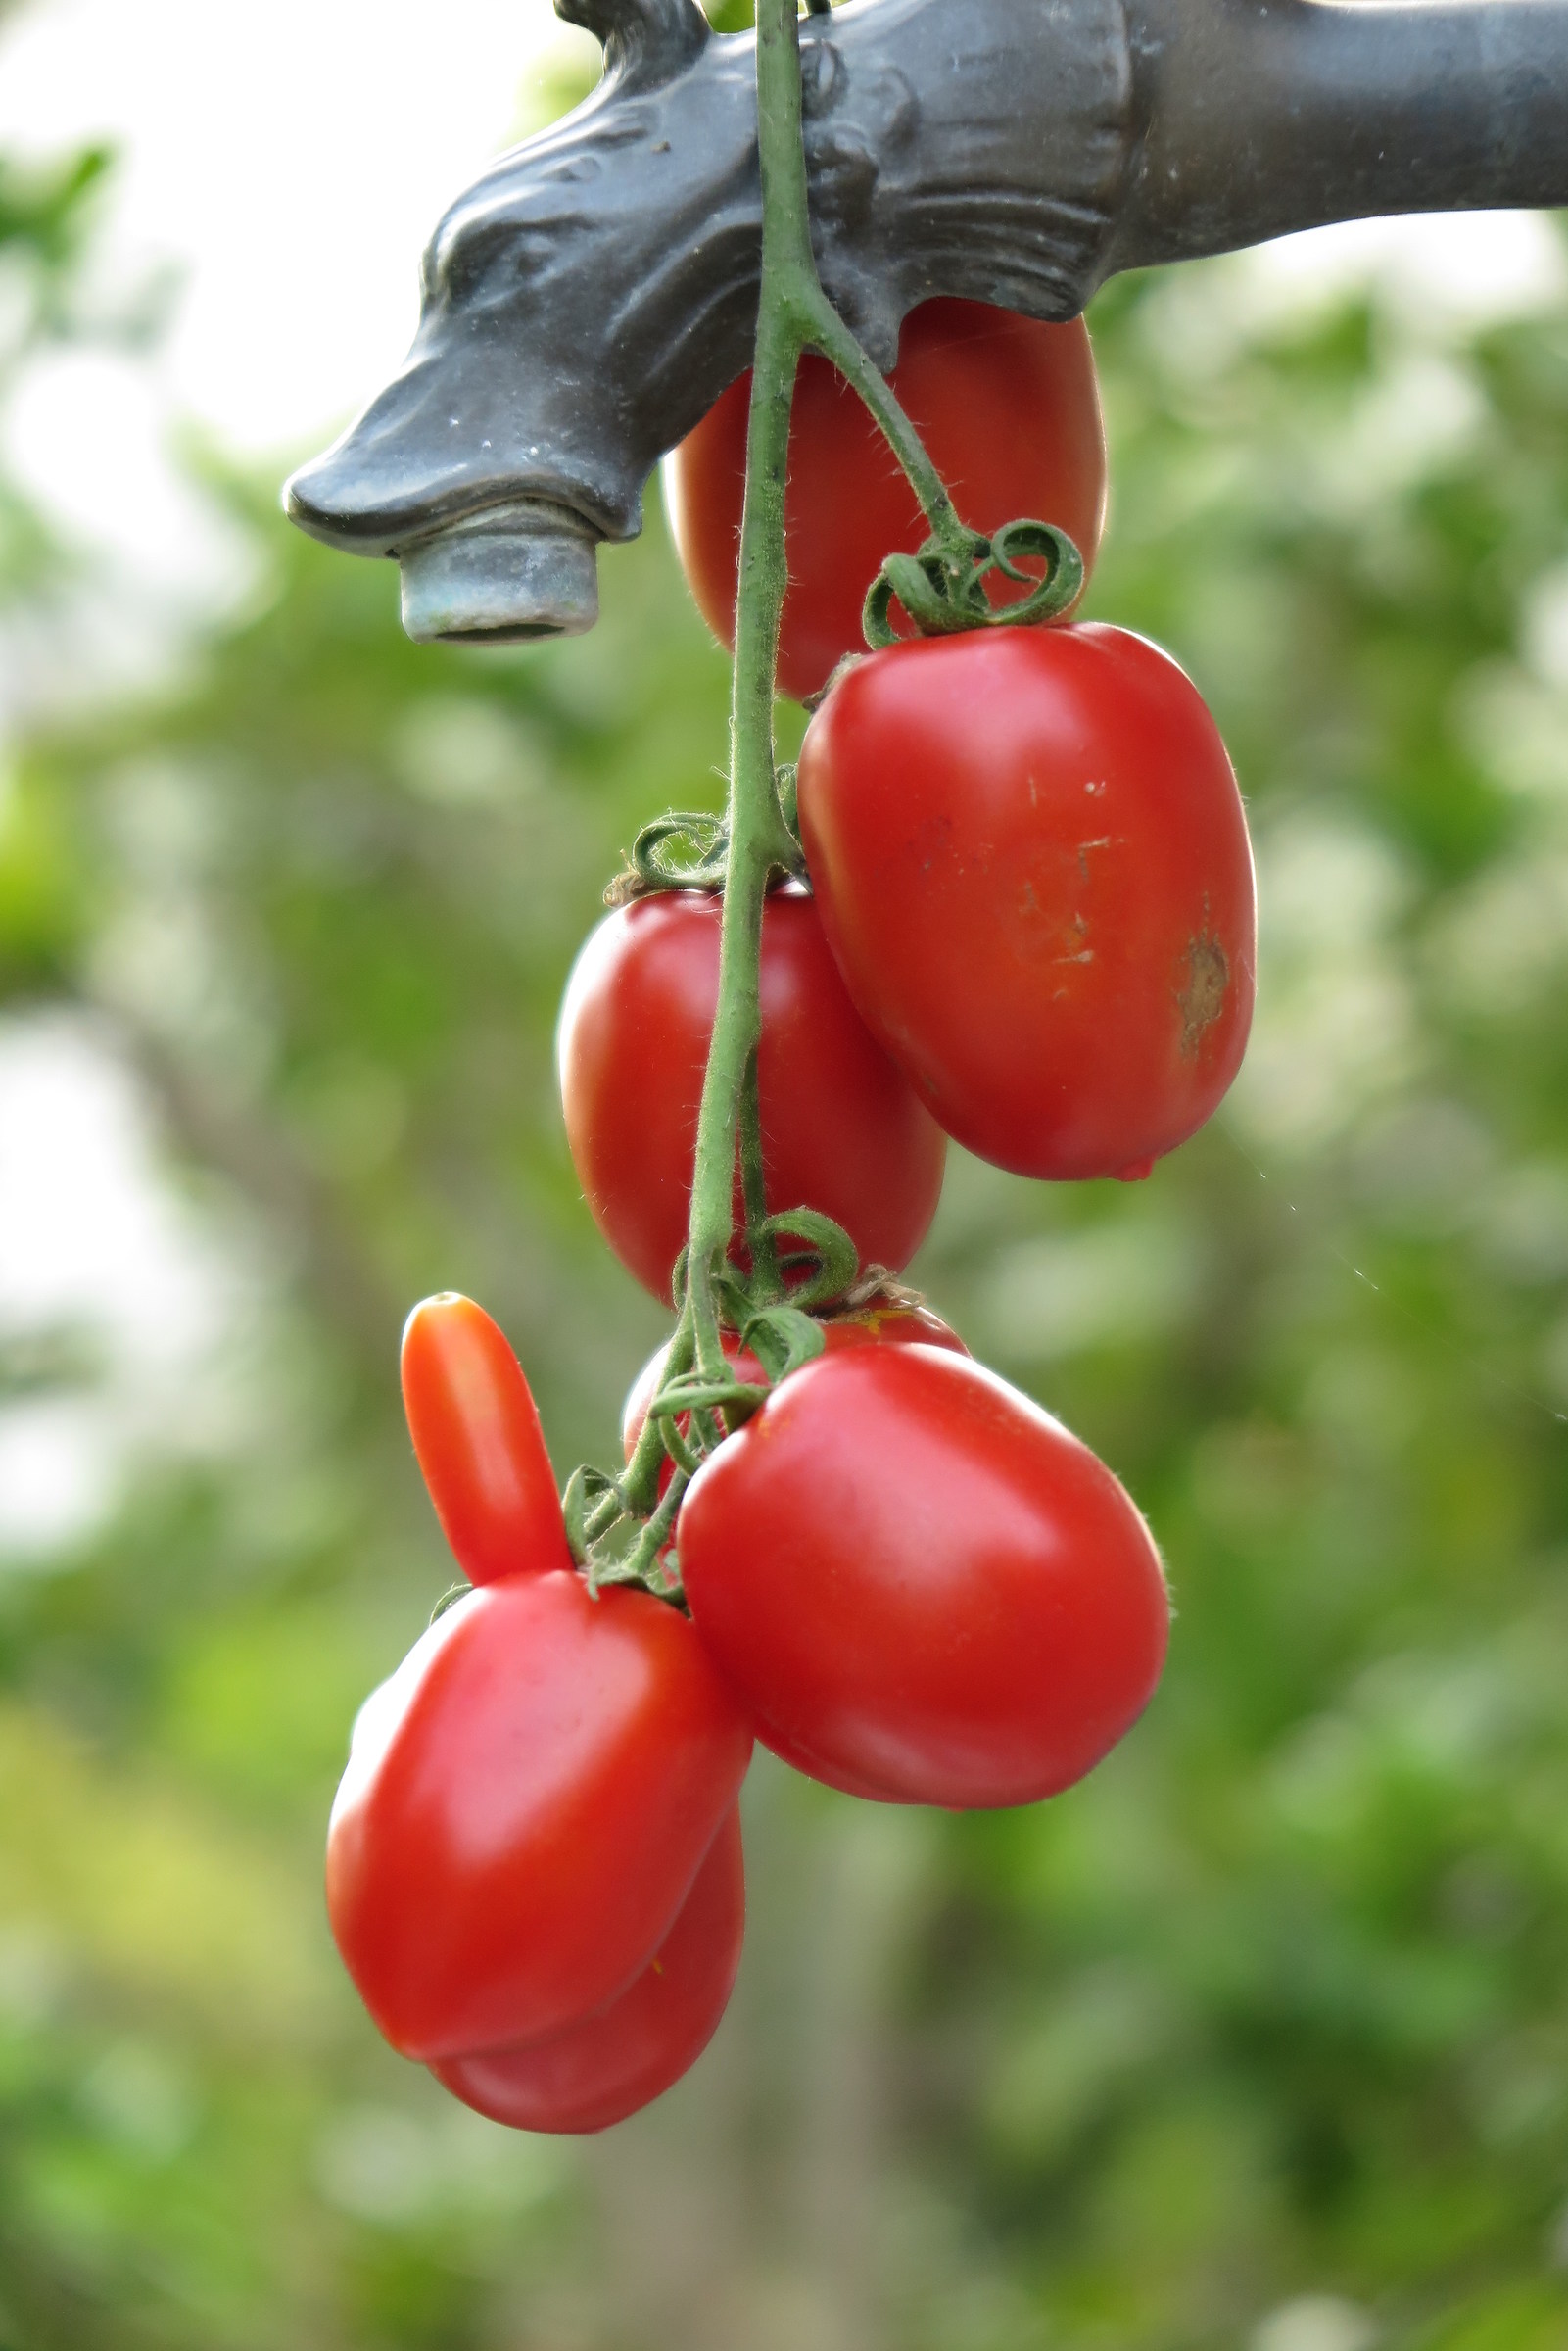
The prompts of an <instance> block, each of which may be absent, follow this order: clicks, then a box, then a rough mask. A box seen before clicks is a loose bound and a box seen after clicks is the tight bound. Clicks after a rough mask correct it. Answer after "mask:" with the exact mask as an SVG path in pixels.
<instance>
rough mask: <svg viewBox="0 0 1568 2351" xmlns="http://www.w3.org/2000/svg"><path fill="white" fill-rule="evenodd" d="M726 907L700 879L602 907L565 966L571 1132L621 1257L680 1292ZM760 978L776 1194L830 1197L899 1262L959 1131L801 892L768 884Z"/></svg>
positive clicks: (922, 1230)
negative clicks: (932, 1101) (864, 1016)
mask: <svg viewBox="0 0 1568 2351" xmlns="http://www.w3.org/2000/svg"><path fill="white" fill-rule="evenodd" d="M719 919H720V901H719V899H718V898H717V896H714V895H712V894H710V893H708V892H706V891H699V890H673V891H668V892H665V893H663V894H662V895H659V896H657V897H650V898H642V899H640V900H638V901H637V902H636V903H634V904H633V905H630V906H623V907H620V908H618V909H617V910H616V912H615V913H613V914H610V915H608V916H606V918H605V920H604V921H603V922H602V923H600V924H599V926H598V928H597V930H596V931H594V934H593V935H592V936H591V937H590V938H589V940H588V943H587V945H586V946H585V947H584V949H583V951H582V953H581V955H580V956H579V957H578V959H577V963H576V965H575V967H574V968H573V971H572V976H571V978H570V980H569V981H568V982H567V986H566V996H565V1000H564V1002H563V1004H562V1006H561V1018H560V1028H559V1032H558V1034H557V1038H556V1059H557V1064H558V1067H559V1072H560V1081H561V1101H562V1106H563V1108H564V1110H565V1115H566V1135H567V1140H568V1142H569V1144H570V1145H571V1152H572V1161H573V1164H574V1166H575V1167H576V1169H577V1174H578V1178H579V1181H580V1182H581V1183H582V1186H583V1190H584V1192H585V1194H586V1195H587V1198H588V1204H589V1206H590V1208H591V1209H592V1210H593V1212H594V1218H595V1220H596V1222H597V1223H598V1226H599V1229H600V1231H601V1232H602V1233H603V1235H604V1237H605V1239H606V1240H607V1241H608V1242H609V1244H610V1247H611V1248H612V1249H613V1250H614V1251H615V1253H616V1255H617V1257H619V1258H620V1260H621V1262H622V1264H623V1265H625V1266H626V1267H628V1268H629V1269H630V1271H632V1272H633V1273H635V1274H636V1275H637V1277H638V1279H639V1280H640V1281H641V1282H642V1283H644V1284H645V1286H646V1287H647V1288H648V1289H650V1290H651V1291H652V1292H653V1294H654V1296H655V1297H656V1298H663V1299H666V1300H667V1299H668V1298H669V1296H670V1274H671V1271H672V1270H673V1268H674V1265H675V1261H676V1259H677V1257H678V1256H679V1255H680V1253H681V1250H682V1249H683V1248H684V1247H685V1245H686V1229H687V1211H688V1205H689V1197H690V1188H691V1169H692V1161H693V1157H694V1153H695V1147H696V1125H697V1108H698V1103H699V1101H700V1098H701V1092H702V1073H703V1067H704V1065H705V1063H706V1060H707V1052H708V1042H709V1038H710V1037H711V1035H712V1032H713V1017H714V1010H715V1007H716V1005H717V1003H718V993H719ZM761 985H762V1043H761V1048H760V1051H759V1054H758V1083H759V1086H760V1090H761V1100H762V1133H763V1155H764V1159H765V1162H766V1168H767V1197H768V1205H769V1207H770V1209H772V1210H775V1211H782V1210H786V1209H792V1208H814V1209H819V1210H821V1211H823V1212H824V1213H825V1214H826V1215H828V1216H830V1217H832V1218H834V1219H835V1220H836V1221H837V1223H840V1224H842V1225H844V1226H845V1227H846V1229H847V1230H848V1232H849V1234H850V1236H851V1238H852V1239H853V1240H854V1243H855V1246H856V1248H857V1249H858V1250H859V1252H860V1255H861V1257H862V1259H863V1260H864V1261H865V1262H866V1263H868V1264H876V1265H882V1266H886V1267H888V1268H890V1269H891V1270H893V1271H897V1270H898V1269H899V1268H901V1267H903V1266H906V1265H907V1264H908V1263H909V1260H910V1259H911V1257H912V1256H913V1255H914V1253H915V1251H916V1249H917V1248H918V1247H919V1246H920V1243H921V1241H922V1240H923V1238H924V1237H925V1234H926V1229H927V1225H928V1224H929V1223H930V1221H931V1218H932V1217H933V1216H934V1214H935V1213H936V1203H937V1199H938V1197H939V1195H940V1192H941V1188H942V1165H943V1160H944V1158H945V1156H946V1149H947V1146H946V1143H945V1141H944V1140H943V1137H942V1134H941V1131H940V1129H939V1128H937V1126H936V1124H935V1122H934V1121H933V1120H932V1119H931V1117H930V1115H929V1113H928V1112H927V1111H926V1110H925V1109H924V1108H923V1106H922V1104H921V1103H920V1101H919V1100H918V1099H917V1097H916V1095H915V1092H914V1090H913V1088H912V1087H911V1085H910V1083H909V1081H908V1080H907V1079H906V1078H905V1077H904V1076H903V1075H902V1073H901V1072H900V1071H899V1070H897V1069H895V1068H894V1066H893V1064H892V1062H891V1061H889V1059H888V1058H887V1055H886V1054H885V1053H884V1052H883V1051H882V1049H881V1047H880V1046H879V1045H878V1044H877V1043H876V1042H875V1041H874V1040H873V1038H872V1037H871V1036H870V1035H869V1034H868V1033H867V1031H866V1027H865V1024H864V1022H863V1021H862V1020H861V1019H860V1017H859V1015H858V1014H857V1013H856V1011H855V1009H854V1006H853V1005H852V1004H851V1003H850V1001H849V998H848V996H847V995H846V993H845V992H844V985H843V982H842V981H841V980H840V979H839V977H838V972H837V969H836V967H835V965H834V963H833V959H832V955H831V954H830V953H829V951H828V946H827V942H826V940H825V939H824V937H823V932H822V924H821V921H820V919H819V916H818V912H817V908H816V905H815V903H814V902H813V900H812V899H811V898H810V897H808V896H807V895H806V894H805V893H804V892H803V891H800V890H797V889H781V890H776V891H775V892H773V894H772V895H771V896H770V897H769V899H768V902H767V906H766V909H765V911H764V915H763V926H762V982H761ZM736 1189H737V1195H738V1185H737V1187H736ZM738 1208H739V1203H738V1197H737V1212H738Z"/></svg>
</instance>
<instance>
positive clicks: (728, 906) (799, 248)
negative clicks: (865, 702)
mask: <svg viewBox="0 0 1568 2351" xmlns="http://www.w3.org/2000/svg"><path fill="white" fill-rule="evenodd" d="M795 12H796V0H762V4H761V6H760V7H759V9H758V12H757V149H758V158H759V162H760V166H761V172H762V273H761V282H760V287H759V292H758V309H757V348H756V357H755V360H754V361H753V364H752V371H751V414H750V421H749V425H748V428H747V434H746V494H745V505H744V508H743V511H742V515H741V523H740V574H739V583H738V589H739V592H738V597H737V601H736V648H735V688H734V696H733V699H732V702H731V716H730V862H729V868H728V871H727V873H726V876H725V887H724V919H723V926H722V929H721V931H720V943H719V1002H718V1009H717V1012H716V1013H715V1016H714V1023H713V1042H712V1045H711V1047H710V1049H709V1053H708V1067H707V1075H706V1077H705V1078H704V1080H703V1084H702V1106H701V1110H700V1112H699V1114H698V1118H697V1144H696V1167H695V1172H694V1176H693V1180H692V1185H691V1222H690V1226H689V1233H690V1240H689V1255H688V1261H687V1262H688V1276H687V1303H688V1310H689V1314H690V1317H691V1324H692V1335H693V1338H694V1341H695V1349H696V1360H697V1363H698V1364H699V1366H700V1367H701V1368H702V1370H703V1371H704V1372H706V1373H707V1374H708V1375H709V1376H710V1377H713V1378H718V1377H720V1376H721V1375H722V1373H723V1370H724V1356H723V1350H722V1347H721V1345H720V1339H719V1317H718V1308H717V1304H716V1302H715V1298H714V1291H713V1272H714V1269H715V1268H716V1266H717V1265H718V1264H719V1263H720V1261H721V1260H722V1259H723V1258H724V1256H725V1254H726V1253H727V1251H728V1249H729V1246H730V1238H731V1231H732V1226H733V1218H734V1204H735V1174H736V1132H737V1129H738V1126H739V1120H740V1114H741V1109H742V1106H743V1101H744V1095H745V1087H746V1075H747V1070H748V1067H749V1065H750V1064H751V1062H752V1060H753V1057H754V1055H755V1053H756V1050H757V1045H758V1043H759V1041H760V1038H761V1034H762V1014H761V1007H760V1002H759V996H758V972H759V966H760V960H761V953H762V908H763V900H764V897H765V895H766V891H767V887H768V875H769V872H770V871H771V869H772V868H773V867H774V866H776V865H785V864H787V863H788V862H789V861H790V858H791V854H792V848H793V844H792V842H791V841H790V840H789V836H788V833H787V831H786V830H785V827H784V818H783V817H782V815H781V814H780V810H779V796H778V788H777V783H776V779H775V775H774V741H773V696H774V676H775V672H776V669H777V666H778V656H779V620H780V615H781V613H782V612H783V610H784V587H785V571H784V472H785V468H786V466H787V463H788V456H789V410H790V405H791V403H792V400H793V397H794V386H795V370H796V368H797V367H798V365H799V362H800V353H801V348H802V344H803V341H804V336H803V334H802V331H801V323H800V322H801V316H802V313H803V312H804V311H805V310H806V309H807V308H808V307H809V305H810V304H811V300H812V297H813V295H820V289H819V288H818V285H817V272H816V266H815V264H814V263H813V261H812V256H811V226H810V217H809V215H808V212H807V209H806V163H805V154H804V151H803V149H802V146H801V138H800V55H799V30H798V23H797V18H796V13H795Z"/></svg>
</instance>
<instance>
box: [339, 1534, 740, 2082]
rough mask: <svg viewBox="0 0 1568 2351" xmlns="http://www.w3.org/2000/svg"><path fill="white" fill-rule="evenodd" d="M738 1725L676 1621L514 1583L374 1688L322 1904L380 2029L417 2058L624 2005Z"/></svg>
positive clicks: (672, 1615) (680, 1878) (705, 1842)
mask: <svg viewBox="0 0 1568 2351" xmlns="http://www.w3.org/2000/svg"><path fill="white" fill-rule="evenodd" d="M750 1752H751V1733H750V1730H749V1728H748V1727H747V1725H746V1723H745V1722H744V1721H743V1719H742V1717H741V1715H740V1712H739V1709H738V1707H737V1706H736V1703H735V1701H734V1699H733V1698H732V1697H731V1696H730V1694H729V1693H728V1692H727V1690H726V1689H725V1688H724V1687H723V1685H722V1684H721V1682H720V1680H719V1678H718V1675H717V1674H716V1673H715V1672H714V1670H713V1668H712V1666H711V1665H710V1663H709V1661H708V1658H707V1655H706V1654H705V1652H704V1651H703V1648H702V1644H701V1643H700V1641H699V1640H698V1639H697V1637H696V1635H695V1633H694V1632H693V1631H692V1629H691V1626H690V1625H689V1623H688V1621H687V1620H686V1618H685V1617H684V1616H681V1615H680V1614H678V1613H677V1611H676V1610H675V1609H674V1608H672V1607H667V1606H666V1605H665V1603H664V1602H662V1601H658V1600H654V1599H653V1598H652V1597H651V1596H650V1595H649V1594H648V1593H646V1592H640V1591H633V1590H628V1589H611V1590H609V1591H606V1592H602V1593H600V1595H599V1597H598V1598H597V1600H594V1599H592V1598H591V1597H590V1595H589V1591H588V1587H587V1585H586V1584H585V1583H584V1582H583V1581H582V1580H581V1578H580V1577H578V1576H577V1575H568V1574H559V1573H557V1574H550V1575H512V1576H507V1577H506V1578H504V1579H503V1580H502V1581H501V1582H499V1583H493V1584H487V1585H485V1586H484V1587H483V1588H481V1589H480V1590H478V1591H476V1592H474V1593H473V1594H472V1595H471V1596H470V1597H469V1598H467V1599H465V1600H462V1601H459V1602H458V1604H457V1605H456V1607H452V1608H450V1609H449V1610H448V1611H447V1613H446V1614H445V1615H444V1616H441V1617H439V1618H438V1619H437V1621H436V1623H435V1624H433V1625H432V1626H431V1628H430V1630H429V1632H428V1633H426V1634H425V1636H424V1638H423V1640H421V1641H419V1642H418V1643H416V1644H415V1646H414V1648H413V1649H412V1650H411V1651H410V1652H409V1654H408V1655H407V1656H406V1657H405V1658H404V1662H403V1664H402V1665H401V1666H400V1667H399V1669H398V1671H397V1672H396V1673H395V1674H394V1675H393V1677H392V1679H391V1680H390V1681H388V1682H385V1683H384V1684H383V1685H382V1687H381V1688H380V1689H379V1690H378V1691H376V1692H375V1694H374V1695H373V1696H372V1697H371V1698H370V1699H369V1700H368V1701H367V1703H365V1705H364V1706H363V1708H362V1709H361V1711H360V1714H359V1719H358V1721H357V1722H356V1725H355V1734H354V1746H353V1751H352V1752H351V1754H350V1758H349V1768H348V1770H347V1771H346V1773H345V1774H344V1778H343V1784H342V1786H341V1787H340V1788H339V1790H338V1798H337V1802H336V1803H335V1804H334V1806H333V1809H332V1825H331V1828H330V1830H329V1832H328V1838H327V1907H328V1910H329V1913H330V1915H331V1920H332V1931H333V1934H334V1935H335V1936H336V1938H337V1943H338V1949H339V1951H340V1952H341V1953H342V1956H343V1960H344V1964H345V1965H346V1966H347V1968H348V1970H349V1973H350V1974H351V1975H352V1976H353V1978H354V1980H355V1983H356V1985H357V1986H358V1989H359V1993H360V1996H361V1998H362V1999H363V2001H364V2003H365V2006H366V2007H367V2008H368V2009H369V2011H370V2013H371V2015H372V2016H373V2017H374V2019H375V2021H376V2023H377V2024H378V2025H379V2026H380V2028H381V2031H382V2032H383V2033H384V2034H385V2035H386V2037H387V2039H389V2040H390V2041H391V2042H392V2044H393V2046H394V2047H395V2048H398V2049H401V2050H402V2051H403V2052H404V2056H407V2057H418V2058H422V2059H424V2060H425V2061H426V2062H430V2061H432V2060H435V2059H438V2058H445V2057H456V2056H462V2055H464V2054H466V2053H468V2052H471V2051H473V2050H475V2049H493V2048H500V2047H504V2046H505V2045H507V2044H508V2043H510V2042H514V2041H524V2040H537V2039H541V2038H542V2037H543V2036H544V2035H546V2034H549V2033H554V2032H556V2031H558V2030H559V2029H560V2028H561V2027H562V2026H564V2025H569V2024H573V2023H575V2022H577V2021H578V2020H579V2019H580V2018H582V2017H584V2016H587V2015H590V2014H592V2012H593V2011H594V2010H595V2009H597V2008H601V2007H603V2006H604V2005H605V2004H606V2003H607V2002H608V2001H610V2000H613V1999H615V1998H617V1997H618V1996H619V1995H620V1993H622V1992H623V1991H626V1990H627V1988H628V1987H629V1986H630V1985H631V1984H632V1983H633V1981H634V1980H635V1979H636V1978H637V1977H638V1976H639V1975H640V1974H641V1970H642V1969H643V1968H644V1967H645V1966H646V1965H647V1962H648V1960H649V1958H650V1957H651V1956H652V1954H653V1953H654V1952H655V1951H656V1950H657V1949H658V1947H659V1945H660V1943H662V1942H663V1941H664V1938H665V1937H666V1935H668V1933H669V1932H670V1929H671V1927H672V1925H673V1923H674V1920H675V1917H676V1914H677V1912H678V1911H679V1910H680V1908H681V1905H682V1903H683V1902H684V1901H685V1900H686V1897H687V1895H688V1894H689V1891H690V1888H691V1885H692V1881H693V1880H694V1878H695V1876H696V1873H697V1870H698V1868H699V1867H700V1865H701V1862H702V1859H703V1856H704V1854H705V1853H706V1852H707V1850H708V1848H709V1847H710V1846H711V1845H712V1843H713V1840H714V1837H715V1835H716V1833H717V1831H718V1828H719V1824H720V1822H721V1821H722V1820H723V1818H724V1816H725V1813H726V1812H727V1811H728V1810H729V1808H730V1805H731V1803H732V1802H733V1800H734V1799H735V1795H736V1790H737V1789H738V1787H739V1785H740V1781H741V1779H742V1777H743V1776H744V1773H745V1768H746V1763H747V1760H748V1758H749V1756H750Z"/></svg>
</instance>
